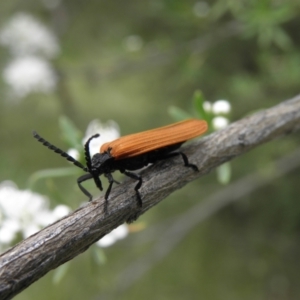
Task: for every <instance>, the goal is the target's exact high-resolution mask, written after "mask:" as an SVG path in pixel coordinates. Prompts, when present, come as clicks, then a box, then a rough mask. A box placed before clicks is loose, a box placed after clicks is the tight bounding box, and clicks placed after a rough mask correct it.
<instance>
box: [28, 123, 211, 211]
mask: <svg viewBox="0 0 300 300" xmlns="http://www.w3.org/2000/svg"><path fill="white" fill-rule="evenodd" d="M207 128H208V126H207V122H206V121H204V120H198V119H189V120H185V121H181V122H177V123H174V124H171V125H167V126H163V127H159V128H156V129H151V130H147V131H143V132H139V133H134V134H130V135H126V136H124V137H120V138H118V139H116V140H114V141H111V142H108V143H105V144H103V145H102V146H101V148H100V151H99V153H96V154H95V155H94V156H93V157H91V155H90V151H89V144H90V142H91V140H92V139H94V138H97V137H99V134H95V135H93V136H91V137H90V138H89V139H88V141H87V142H86V144H85V145H84V152H85V158H86V167H85V166H83V165H82V164H81V163H80V162H79V161H77V160H75V159H74V158H73V157H71V156H70V155H69V154H67V153H66V152H64V151H62V150H61V149H59V148H57V147H56V146H54V145H52V144H51V143H49V142H48V141H46V140H45V139H43V138H42V137H41V136H40V135H38V134H37V133H36V132H35V131H34V132H33V136H34V138H36V139H37V140H38V141H39V142H41V143H42V144H43V145H44V146H46V147H48V148H49V149H51V150H52V151H54V152H56V153H58V154H60V155H61V156H63V157H65V158H66V159H67V160H68V161H70V162H72V163H73V164H74V165H75V166H77V167H79V168H81V169H82V170H83V171H85V172H86V174H84V175H82V176H80V177H79V178H78V179H77V183H78V186H79V188H80V190H81V191H82V192H83V193H84V194H85V195H86V196H87V197H88V198H89V200H90V201H91V200H92V195H91V194H90V193H89V192H88V191H87V190H86V189H85V188H84V187H83V186H82V184H81V183H82V182H84V181H86V180H88V179H94V182H95V184H96V186H97V187H98V188H99V189H100V190H101V191H102V190H103V188H102V183H101V180H100V178H99V177H100V176H101V175H102V174H103V175H104V176H105V177H106V178H107V179H108V181H109V186H108V189H107V191H106V193H105V205H104V210H105V212H106V211H107V202H108V201H107V200H108V197H109V194H110V191H111V188H112V185H113V183H118V182H117V181H115V180H114V178H113V176H112V174H111V173H113V172H114V171H116V170H118V171H120V172H121V173H123V174H125V175H127V176H128V177H131V178H133V179H136V180H137V181H138V183H137V184H136V186H135V188H134V189H135V192H136V196H137V203H138V205H139V206H142V204H143V203H142V199H141V195H140V193H139V189H140V188H141V186H142V182H143V181H142V177H141V176H140V175H138V174H136V173H133V172H131V171H134V170H138V169H141V168H143V167H145V166H147V165H148V164H150V163H155V162H156V161H159V160H163V159H167V158H169V157H172V156H177V155H181V157H182V159H183V161H184V166H186V167H190V168H192V169H193V170H195V171H197V170H198V168H197V166H196V165H194V164H190V163H189V161H188V158H187V156H186V155H185V154H184V153H183V152H181V151H176V150H177V149H178V148H179V147H180V146H181V145H182V144H183V143H184V142H186V141H187V140H190V139H193V138H195V137H197V136H199V135H201V134H203V133H205V132H206V131H207Z"/></svg>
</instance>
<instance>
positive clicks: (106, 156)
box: [89, 152, 114, 176]
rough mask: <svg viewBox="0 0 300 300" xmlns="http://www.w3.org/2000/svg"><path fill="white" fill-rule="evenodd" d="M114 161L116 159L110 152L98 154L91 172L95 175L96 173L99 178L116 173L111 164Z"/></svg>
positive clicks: (93, 160) (93, 161) (93, 158)
mask: <svg viewBox="0 0 300 300" xmlns="http://www.w3.org/2000/svg"><path fill="white" fill-rule="evenodd" d="M113 160H114V158H113V157H112V156H111V155H110V153H109V152H104V153H96V154H95V155H94V156H93V157H92V161H91V169H90V170H89V171H90V172H91V173H94V174H95V173H96V174H97V175H98V176H99V175H101V174H103V173H104V174H106V173H111V172H113V171H114V170H113V169H112V164H111V163H112V161H113Z"/></svg>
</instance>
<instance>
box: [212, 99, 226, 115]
mask: <svg viewBox="0 0 300 300" xmlns="http://www.w3.org/2000/svg"><path fill="white" fill-rule="evenodd" d="M230 111H231V105H230V103H229V102H228V101H227V100H218V101H216V102H214V103H213V105H212V112H213V113H214V114H216V115H219V114H228V113H229V112H230Z"/></svg>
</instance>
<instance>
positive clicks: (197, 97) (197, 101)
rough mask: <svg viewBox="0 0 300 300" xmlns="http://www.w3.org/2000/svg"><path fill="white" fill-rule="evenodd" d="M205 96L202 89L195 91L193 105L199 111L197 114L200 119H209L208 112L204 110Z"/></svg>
mask: <svg viewBox="0 0 300 300" xmlns="http://www.w3.org/2000/svg"><path fill="white" fill-rule="evenodd" d="M204 101H205V100H204V97H203V94H202V92H201V91H200V90H197V91H195V93H194V96H193V105H194V108H195V111H196V113H197V116H198V117H199V119H204V120H207V119H208V116H207V112H206V111H205V110H204V107H203V103H204Z"/></svg>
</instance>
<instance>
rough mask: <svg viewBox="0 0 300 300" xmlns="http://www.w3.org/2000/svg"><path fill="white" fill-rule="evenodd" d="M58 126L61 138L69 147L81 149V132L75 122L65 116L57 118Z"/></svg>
mask: <svg viewBox="0 0 300 300" xmlns="http://www.w3.org/2000/svg"><path fill="white" fill-rule="evenodd" d="M59 126H60V128H61V131H62V137H63V140H64V141H65V142H66V143H67V144H68V146H69V147H71V148H75V149H77V150H82V142H81V140H82V133H81V132H80V130H79V129H78V128H77V127H76V126H75V124H74V123H73V122H72V121H71V120H70V119H69V118H68V117H66V116H61V117H60V118H59Z"/></svg>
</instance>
